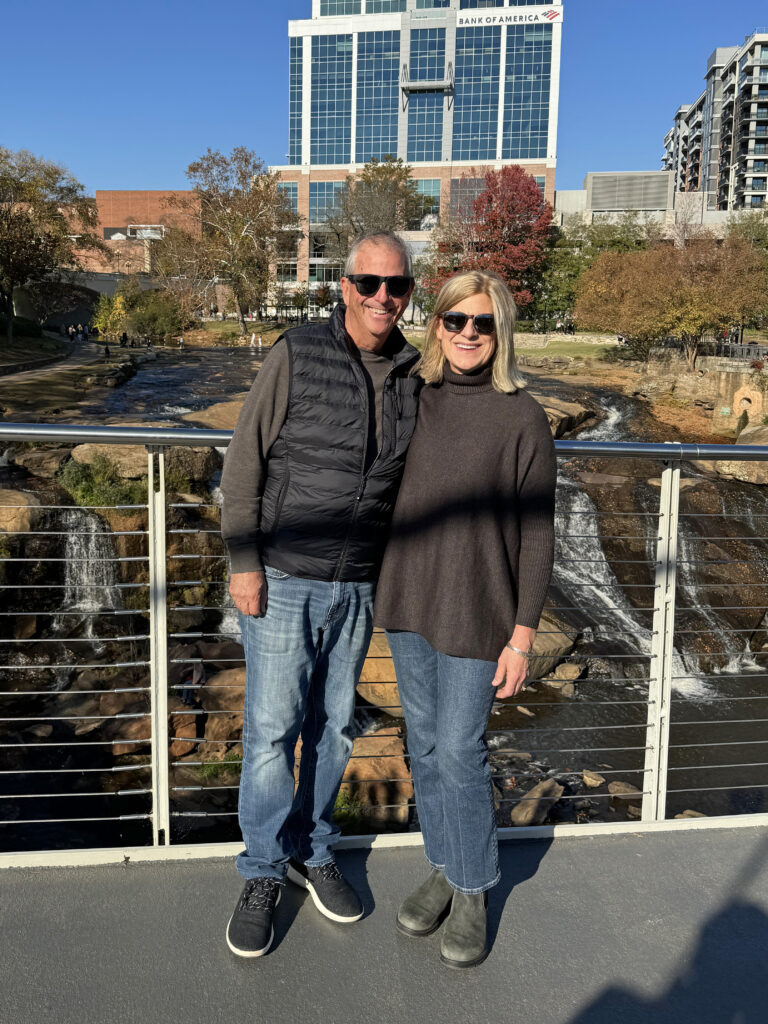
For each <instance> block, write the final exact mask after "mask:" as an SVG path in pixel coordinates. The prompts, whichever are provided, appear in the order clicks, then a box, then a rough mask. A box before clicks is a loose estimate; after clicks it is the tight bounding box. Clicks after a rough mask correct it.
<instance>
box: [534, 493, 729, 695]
mask: <svg viewBox="0 0 768 1024" xmlns="http://www.w3.org/2000/svg"><path fill="white" fill-rule="evenodd" d="M557 486H558V509H560V506H561V501H560V497H559V496H560V495H562V497H563V501H562V505H563V506H565V507H564V508H563V510H562V511H560V510H559V511H558V513H557V515H556V518H555V532H556V541H555V567H554V572H553V577H552V578H553V581H554V583H555V585H556V587H557V588H558V589H559V590H560V591H561V592H562V593H563V594H565V595H566V596H567V597H568V601H569V603H570V604H571V605H572V606H573V607H575V608H579V607H583V608H584V609H585V611H586V610H588V611H589V615H590V619H591V621H592V622H593V623H595V624H596V625H597V626H598V627H603V628H604V629H605V630H606V632H607V633H609V634H610V633H611V632H613V631H626V632H619V633H618V635H617V643H619V644H621V645H622V646H623V647H625V648H627V649H628V650H629V651H630V652H632V653H637V654H638V655H640V656H642V657H648V655H649V654H650V653H651V630H650V629H649V628H648V627H647V626H644V625H642V623H640V622H639V621H638V619H637V613H636V611H635V609H634V608H633V607H632V605H631V604H630V602H629V601H628V600H627V598H626V596H625V594H624V591H623V590H622V588H621V586H620V584H619V581H618V579H617V578H616V575H615V574H614V572H613V570H612V569H611V567H610V564H609V562H608V560H607V558H606V557H605V553H604V551H603V546H602V543H601V541H600V532H599V530H598V518H597V509H596V508H595V506H594V505H593V504H592V501H591V500H590V498H589V497H588V495H587V494H586V493H585V492H584V491H583V490H581V488H580V487H579V485H578V484H577V483H576V482H575V481H573V480H571V478H570V477H568V476H565V475H563V474H562V473H561V474H559V475H558V481H557ZM653 557H655V550H654V555H653ZM584 583H590V584H592V586H583V585H582V584H584ZM672 674H673V676H675V677H677V678H676V679H675V680H674V688H675V689H676V690H677V691H678V692H680V693H684V694H685V695H686V696H695V697H703V696H706V694H707V693H708V692H709V687H707V686H706V684H705V683H703V682H702V681H701V680H700V679H697V678H696V675H695V674H692V673H691V670H690V669H688V667H687V666H686V664H685V662H684V660H683V658H682V657H681V655H680V654H679V653H678V652H677V651H676V650H675V651H674V653H673V655H672Z"/></svg>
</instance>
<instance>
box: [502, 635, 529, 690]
mask: <svg viewBox="0 0 768 1024" xmlns="http://www.w3.org/2000/svg"><path fill="white" fill-rule="evenodd" d="M527 675H528V659H527V658H524V657H523V656H522V654H515V652H514V651H510V649H509V648H508V647H505V648H504V650H503V651H502V652H501V654H500V655H499V663H498V665H497V667H496V675H495V676H494V677H493V685H494V686H498V687H499V689H498V691H497V693H496V698H497V699H498V700H503V699H504V697H516V696H517V695H518V693H520V691H521V690H523V689H525V679H526V676H527Z"/></svg>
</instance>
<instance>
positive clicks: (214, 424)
mask: <svg viewBox="0 0 768 1024" xmlns="http://www.w3.org/2000/svg"><path fill="white" fill-rule="evenodd" d="M244 401H245V395H242V396H240V397H238V398H235V399H232V401H230V402H216V403H215V404H214V405H209V406H208V408H207V409H198V410H197V411H195V412H188V413H185V414H184V416H182V417H181V418H182V419H183V420H188V421H189V422H190V423H194V424H196V425H199V426H201V427H208V428H210V429H211V430H234V429H235V425H236V424H237V418H238V416H239V415H240V410H241V409H242V408H243V402H244Z"/></svg>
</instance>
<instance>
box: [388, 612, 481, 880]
mask: <svg viewBox="0 0 768 1024" xmlns="http://www.w3.org/2000/svg"><path fill="white" fill-rule="evenodd" d="M387 640H388V641H389V647H390V650H391V651H392V658H393V660H394V663H395V672H396V674H397V686H398V690H399V692H400V703H401V704H402V707H403V711H404V713H405V724H406V726H407V728H408V754H409V755H410V759H411V774H412V775H413V785H414V789H415V791H416V808H417V810H418V812H419V822H420V824H421V831H422V834H423V836H424V853H425V855H426V858H427V860H428V861H429V863H430V864H431V865H432V867H434V868H442V869H443V870H444V871H445V877H446V879H447V880H448V882H449V883H450V884H451V885H452V886H453V888H454V889H458V891H459V892H466V893H478V892H484V891H485V890H486V889H490V888H491V886H494V885H496V883H497V882H498V880H499V851H498V842H497V837H496V811H495V807H494V802H493V788H492V785H491V769H490V766H489V764H488V750H487V747H486V743H485V731H486V728H487V726H488V716H489V714H490V713H491V707H492V706H493V698H494V693H495V689H494V687H493V686H492V685H491V680H492V679H493V677H494V674H495V672H496V662H495V661H476V660H474V659H472V658H454V657H451V656H450V655H448V654H441V653H440V652H439V651H436V650H435V649H434V648H433V647H432V646H431V645H430V644H428V643H427V641H426V640H425V639H424V637H422V636H419V634H418V633H406V632H388V633H387Z"/></svg>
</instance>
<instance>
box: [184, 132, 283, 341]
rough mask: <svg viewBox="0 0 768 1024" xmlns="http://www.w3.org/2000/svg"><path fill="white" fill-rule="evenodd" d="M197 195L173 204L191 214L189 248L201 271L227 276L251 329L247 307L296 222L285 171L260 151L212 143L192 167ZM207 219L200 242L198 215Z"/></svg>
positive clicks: (261, 291)
mask: <svg viewBox="0 0 768 1024" xmlns="http://www.w3.org/2000/svg"><path fill="white" fill-rule="evenodd" d="M187 177H188V178H189V180H190V182H191V183H192V186H193V189H194V191H195V196H194V197H186V196H182V197H176V198H175V199H174V200H173V201H172V204H171V205H172V206H174V207H175V208H177V209H180V210H183V211H185V212H186V213H187V214H188V216H189V218H190V230H189V231H188V232H187V234H188V235H189V236H190V239H189V248H188V253H194V254H196V255H195V257H194V259H195V266H196V268H197V269H196V274H199V273H200V270H201V269H202V271H203V273H205V274H206V275H207V274H210V275H211V280H212V281H213V282H214V283H215V282H216V280H219V281H222V282H226V283H227V284H228V285H229V286H230V288H231V289H232V292H233V295H234V299H235V302H234V306H235V309H236V311H237V314H238V318H239V321H240V330H241V332H242V333H243V334H246V333H247V327H246V323H245V317H244V314H243V310H245V309H248V307H249V306H250V305H251V304H253V305H258V303H259V301H260V300H263V297H264V295H265V294H266V291H267V287H268V284H269V279H270V268H271V267H272V266H273V265H274V263H275V256H276V251H277V239H278V237H279V235H280V233H281V232H282V231H283V230H284V229H285V228H291V227H292V228H297V227H298V217H297V216H296V214H294V213H293V211H292V209H291V205H290V201H289V200H288V198H287V196H286V195H285V192H284V191H283V190H282V189H281V188H280V187H279V185H280V175H279V174H278V173H277V172H272V171H268V170H267V169H266V168H265V166H264V163H263V162H262V161H261V160H259V159H257V157H256V155H255V154H254V153H253V152H252V151H251V150H249V149H246V148H245V147H243V146H236V147H235V148H234V149H233V150H232V152H231V153H230V154H229V155H226V154H224V153H219V152H217V151H216V152H214V151H212V150H210V149H208V150H207V151H206V152H205V153H204V154H203V156H201V157H200V158H199V159H198V160H195V161H194V162H193V163H191V164H190V165H189V167H188V168H187ZM197 218H199V222H201V224H202V236H201V237H200V239H199V242H197V243H196V236H195V231H194V230H192V228H193V224H194V222H195V220H196V219H197Z"/></svg>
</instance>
